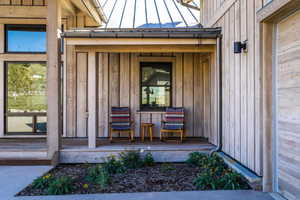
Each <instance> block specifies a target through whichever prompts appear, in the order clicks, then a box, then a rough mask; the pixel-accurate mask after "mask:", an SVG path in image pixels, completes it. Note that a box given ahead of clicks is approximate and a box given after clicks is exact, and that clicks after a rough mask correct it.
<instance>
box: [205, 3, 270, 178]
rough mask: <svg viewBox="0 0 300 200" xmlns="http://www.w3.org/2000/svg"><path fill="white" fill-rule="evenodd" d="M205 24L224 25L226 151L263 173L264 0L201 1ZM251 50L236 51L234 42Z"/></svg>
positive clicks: (224, 127) (223, 67)
mask: <svg viewBox="0 0 300 200" xmlns="http://www.w3.org/2000/svg"><path fill="white" fill-rule="evenodd" d="M201 2H202V3H203V5H202V6H203V7H202V12H201V13H202V14H201V16H200V18H201V20H202V21H201V22H202V23H203V25H204V27H221V28H222V34H223V38H222V72H223V77H222V80H223V82H222V90H223V99H222V101H223V106H222V107H223V116H222V118H223V122H222V124H223V129H222V132H223V151H224V152H225V153H227V154H228V155H230V156H231V157H233V158H234V159H236V160H238V161H240V162H241V163H242V164H243V165H245V166H247V167H248V168H249V169H251V170H252V171H254V172H255V173H257V174H258V175H262V134H261V130H260V127H261V109H260V108H261V103H260V100H261V88H260V87H261V85H260V83H261V82H260V79H261V68H260V63H259V62H260V60H259V54H260V52H259V49H260V44H259V37H260V36H259V31H258V30H259V23H258V22H257V21H256V11H257V10H259V9H260V8H262V6H263V5H264V4H265V3H266V1H263V0H202V1H201ZM245 40H247V41H248V52H247V53H241V54H234V50H233V43H234V42H235V41H241V42H243V41H245Z"/></svg>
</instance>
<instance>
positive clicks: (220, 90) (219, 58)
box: [210, 34, 223, 155]
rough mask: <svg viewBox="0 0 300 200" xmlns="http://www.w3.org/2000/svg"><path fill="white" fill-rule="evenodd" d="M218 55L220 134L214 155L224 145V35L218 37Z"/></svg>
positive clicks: (213, 151)
mask: <svg viewBox="0 0 300 200" xmlns="http://www.w3.org/2000/svg"><path fill="white" fill-rule="evenodd" d="M217 55H218V64H219V135H218V145H217V147H216V148H215V149H213V150H212V151H211V152H210V155H212V154H213V153H215V152H221V151H222V147H223V142H222V140H223V117H222V115H223V108H222V106H223V104H222V97H223V91H222V74H223V73H222V35H221V34H220V35H218V37H217Z"/></svg>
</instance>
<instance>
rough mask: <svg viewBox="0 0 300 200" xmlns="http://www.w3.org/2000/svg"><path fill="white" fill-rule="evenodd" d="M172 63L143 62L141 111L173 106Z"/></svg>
mask: <svg viewBox="0 0 300 200" xmlns="http://www.w3.org/2000/svg"><path fill="white" fill-rule="evenodd" d="M171 73H172V63H169V62H141V110H164V109H165V108H166V107H169V106H171V100H172V99H171V88H172V87H171V82H172V81H171Z"/></svg>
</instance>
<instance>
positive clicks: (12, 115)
mask: <svg viewBox="0 0 300 200" xmlns="http://www.w3.org/2000/svg"><path fill="white" fill-rule="evenodd" d="M46 70H47V68H46V64H45V63H34V62H33V63H21V62H9V63H7V68H6V73H7V76H6V77H7V81H6V91H7V93H6V116H7V124H6V125H7V130H6V132H32V133H34V132H45V131H46V130H45V128H44V127H45V126H46V125H45V123H46V121H47V120H46V111H47V96H46Z"/></svg>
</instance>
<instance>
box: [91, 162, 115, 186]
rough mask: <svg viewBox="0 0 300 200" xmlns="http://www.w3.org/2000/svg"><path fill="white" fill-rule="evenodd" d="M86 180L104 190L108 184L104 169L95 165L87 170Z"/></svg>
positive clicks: (108, 176)
mask: <svg viewBox="0 0 300 200" xmlns="http://www.w3.org/2000/svg"><path fill="white" fill-rule="evenodd" d="M86 180H87V181H89V182H91V183H94V184H98V185H100V186H101V187H102V188H105V187H106V186H107V185H108V184H109V181H110V175H109V172H108V171H107V170H106V169H105V168H104V167H102V166H101V165H96V166H94V167H91V168H89V169H88V174H87V176H86Z"/></svg>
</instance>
